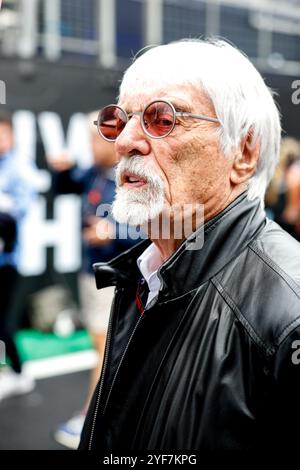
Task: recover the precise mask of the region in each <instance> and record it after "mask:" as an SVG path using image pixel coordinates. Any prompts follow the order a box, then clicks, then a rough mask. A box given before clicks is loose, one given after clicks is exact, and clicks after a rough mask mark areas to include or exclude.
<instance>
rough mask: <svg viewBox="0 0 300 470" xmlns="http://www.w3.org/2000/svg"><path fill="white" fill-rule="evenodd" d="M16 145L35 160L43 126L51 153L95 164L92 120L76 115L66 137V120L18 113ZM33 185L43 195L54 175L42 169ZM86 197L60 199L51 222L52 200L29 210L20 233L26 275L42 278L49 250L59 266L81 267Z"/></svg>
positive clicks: (60, 268) (51, 114)
mask: <svg viewBox="0 0 300 470" xmlns="http://www.w3.org/2000/svg"><path fill="white" fill-rule="evenodd" d="M13 124H14V135H15V147H16V151H17V154H18V155H19V157H20V158H22V159H25V160H28V161H30V160H31V161H32V162H35V161H36V147H37V124H38V128H39V131H40V135H41V139H42V143H43V146H44V149H45V153H46V154H47V155H51V157H52V158H55V157H56V156H57V157H59V156H60V155H61V154H65V155H67V156H69V158H70V160H71V161H74V162H76V163H77V164H78V166H79V167H81V168H88V167H89V166H90V165H91V162H92V152H91V144H90V137H89V128H88V123H87V120H86V116H85V115H84V114H82V113H75V114H73V115H72V116H71V118H70V121H69V123H68V127H67V131H66V136H65V133H64V129H63V125H62V121H61V118H60V116H59V115H58V114H57V113H54V112H42V113H40V114H39V115H38V117H37V119H36V116H35V114H34V113H33V112H31V111H27V110H19V111H16V112H15V113H14V115H13ZM32 183H33V184H34V186H35V188H36V189H37V191H38V192H40V193H47V192H48V191H49V190H50V189H51V175H50V172H49V171H47V170H43V169H36V170H35V171H34V172H33V174H32ZM80 219H81V212H80V198H78V196H74V195H66V196H58V197H56V198H55V199H54V219H53V220H47V219H46V201H45V198H44V197H43V196H42V195H41V196H40V197H39V198H38V200H37V201H35V202H34V203H33V204H32V206H31V207H30V209H29V212H28V214H27V216H26V217H25V219H24V221H23V223H22V224H21V229H20V256H21V258H20V266H19V269H20V272H21V274H23V275H24V276H30V275H38V274H42V273H43V272H44V271H45V270H46V268H47V266H46V264H47V259H46V247H47V246H54V247H55V250H54V254H55V255H54V265H55V266H54V268H55V269H56V270H57V271H59V272H71V271H76V270H77V269H79V268H80V263H81V247H80V236H81V233H80V230H81V229H80Z"/></svg>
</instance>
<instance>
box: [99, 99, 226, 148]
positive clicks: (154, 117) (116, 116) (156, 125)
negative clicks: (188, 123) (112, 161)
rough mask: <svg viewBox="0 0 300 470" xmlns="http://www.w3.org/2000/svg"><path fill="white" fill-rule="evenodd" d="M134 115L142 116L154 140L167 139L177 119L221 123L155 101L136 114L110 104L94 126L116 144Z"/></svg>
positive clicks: (100, 112)
mask: <svg viewBox="0 0 300 470" xmlns="http://www.w3.org/2000/svg"><path fill="white" fill-rule="evenodd" d="M134 115H139V116H140V118H141V124H142V128H143V131H144V132H145V134H147V135H148V136H149V137H151V138H152V139H161V138H163V137H167V136H168V135H169V134H170V133H171V132H172V130H173V129H174V127H175V125H176V124H177V122H176V118H177V117H182V118H193V119H203V120H205V121H211V122H219V120H218V119H216V118H213V117H209V116H205V115H202V114H193V113H187V112H178V111H176V110H175V108H174V106H173V104H172V103H170V102H169V101H166V100H155V101H151V103H149V104H147V105H146V106H145V108H144V111H137V112H134V113H126V111H125V110H124V109H123V108H121V106H118V105H116V104H109V105H108V106H105V107H104V108H102V109H101V110H100V111H99V114H98V119H97V121H94V124H95V126H97V129H98V132H99V134H100V136H101V137H102V138H103V139H105V140H108V141H109V142H114V141H115V140H116V139H117V138H118V137H119V135H120V134H121V132H122V131H123V129H124V128H125V126H126V124H127V122H128V121H129V119H130V118H131V117H132V116H134Z"/></svg>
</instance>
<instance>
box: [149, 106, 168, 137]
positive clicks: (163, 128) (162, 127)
mask: <svg viewBox="0 0 300 470" xmlns="http://www.w3.org/2000/svg"><path fill="white" fill-rule="evenodd" d="M143 120H144V126H145V129H146V130H147V132H148V134H150V135H151V136H153V137H163V136H165V135H167V134H168V133H169V132H170V131H171V130H172V129H173V127H174V122H175V116H174V111H173V109H172V108H171V106H170V105H169V104H168V103H165V102H164V101H155V102H154V103H151V104H150V105H149V106H147V108H146V109H145V111H144V115H143Z"/></svg>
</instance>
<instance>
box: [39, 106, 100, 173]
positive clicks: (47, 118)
mask: <svg viewBox="0 0 300 470" xmlns="http://www.w3.org/2000/svg"><path fill="white" fill-rule="evenodd" d="M38 123H39V129H40V133H41V136H42V141H43V144H44V148H45V152H46V154H47V155H51V157H52V158H55V157H56V156H57V157H59V156H60V155H61V154H64V155H66V156H68V157H69V158H70V160H71V161H76V163H77V165H78V166H79V167H80V168H89V167H90V166H91V164H92V150H91V143H90V138H89V129H88V122H87V119H86V116H85V115H84V114H82V113H76V114H73V115H72V116H71V118H70V122H69V126H68V129H67V134H66V139H65V137H64V130H63V126H62V122H61V119H60V117H59V116H58V114H56V113H53V112H44V113H40V114H39V116H38ZM91 125H92V123H91Z"/></svg>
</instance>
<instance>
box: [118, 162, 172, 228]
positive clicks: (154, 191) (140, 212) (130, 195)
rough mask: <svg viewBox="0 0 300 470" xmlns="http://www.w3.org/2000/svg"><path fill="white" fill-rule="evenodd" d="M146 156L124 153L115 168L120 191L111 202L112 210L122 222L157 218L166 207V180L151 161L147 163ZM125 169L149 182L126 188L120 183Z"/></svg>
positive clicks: (133, 223) (144, 221)
mask: <svg viewBox="0 0 300 470" xmlns="http://www.w3.org/2000/svg"><path fill="white" fill-rule="evenodd" d="M145 161H146V157H140V156H139V155H137V156H132V157H123V159H122V160H121V161H120V163H119V164H118V167H117V170H116V181H117V191H116V197H115V200H114V202H113V206H112V214H113V217H114V218H115V220H116V221H117V222H119V223H123V224H126V223H127V224H129V225H134V226H137V225H144V224H146V223H147V222H148V221H150V220H152V219H155V218H156V217H157V216H158V215H159V214H160V213H161V212H162V210H163V208H164V200H165V193H164V183H163V180H162V179H161V178H160V177H159V176H158V175H157V174H156V173H155V171H154V170H153V168H151V167H150V165H145ZM125 171H128V172H132V173H135V174H136V175H138V176H140V177H142V178H145V179H146V180H147V186H146V187H143V186H142V187H141V188H132V189H130V188H126V187H123V186H120V184H121V175H122V173H124V172H125Z"/></svg>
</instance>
